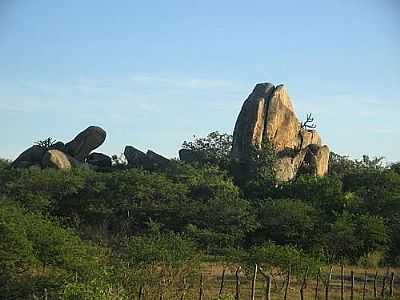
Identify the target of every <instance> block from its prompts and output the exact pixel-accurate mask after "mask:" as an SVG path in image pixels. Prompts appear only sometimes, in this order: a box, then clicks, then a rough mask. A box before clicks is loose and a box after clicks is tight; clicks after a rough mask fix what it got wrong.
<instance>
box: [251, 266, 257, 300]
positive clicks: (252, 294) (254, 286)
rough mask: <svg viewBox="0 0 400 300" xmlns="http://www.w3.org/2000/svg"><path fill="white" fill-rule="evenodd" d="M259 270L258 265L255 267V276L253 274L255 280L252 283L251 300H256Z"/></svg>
mask: <svg viewBox="0 0 400 300" xmlns="http://www.w3.org/2000/svg"><path fill="white" fill-rule="evenodd" d="M257 269H258V266H257V264H256V265H255V266H254V274H253V280H252V282H251V298H250V299H251V300H255V299H256V282H257Z"/></svg>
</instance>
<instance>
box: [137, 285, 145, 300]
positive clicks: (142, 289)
mask: <svg viewBox="0 0 400 300" xmlns="http://www.w3.org/2000/svg"><path fill="white" fill-rule="evenodd" d="M143 296H144V288H143V286H142V285H141V286H140V288H139V295H138V299H139V300H142V299H143Z"/></svg>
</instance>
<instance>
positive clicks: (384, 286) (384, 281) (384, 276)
mask: <svg viewBox="0 0 400 300" xmlns="http://www.w3.org/2000/svg"><path fill="white" fill-rule="evenodd" d="M388 272H389V270H388V271H386V273H385V274H384V275H383V282H382V290H381V297H382V298H383V297H384V296H385V289H386V277H387V273H388Z"/></svg>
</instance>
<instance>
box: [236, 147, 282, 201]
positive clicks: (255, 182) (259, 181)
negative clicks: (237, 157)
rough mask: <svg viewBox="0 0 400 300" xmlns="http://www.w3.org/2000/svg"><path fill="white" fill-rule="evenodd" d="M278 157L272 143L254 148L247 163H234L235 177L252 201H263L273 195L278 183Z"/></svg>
mask: <svg viewBox="0 0 400 300" xmlns="http://www.w3.org/2000/svg"><path fill="white" fill-rule="evenodd" d="M276 162H277V155H276V151H275V148H274V146H273V144H272V143H268V142H264V143H263V144H262V146H261V147H260V148H258V147H252V148H251V149H250V153H249V158H248V160H246V161H240V162H234V167H233V170H234V177H235V179H236V182H237V183H238V185H239V186H240V187H241V188H242V190H243V192H244V194H245V195H246V197H247V198H250V199H253V200H254V199H263V198H267V197H268V196H270V195H271V194H273V192H274V190H275V188H276V185H277V182H276Z"/></svg>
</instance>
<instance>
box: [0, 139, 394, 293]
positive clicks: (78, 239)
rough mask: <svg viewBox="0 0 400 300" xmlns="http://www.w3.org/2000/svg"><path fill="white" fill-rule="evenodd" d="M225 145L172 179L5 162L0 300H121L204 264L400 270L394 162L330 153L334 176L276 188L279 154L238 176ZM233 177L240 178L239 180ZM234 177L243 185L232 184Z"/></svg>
mask: <svg viewBox="0 0 400 300" xmlns="http://www.w3.org/2000/svg"><path fill="white" fill-rule="evenodd" d="M230 140H231V137H230V136H228V135H221V134H218V133H212V134H211V135H209V136H208V137H206V138H203V139H195V140H194V141H191V142H185V143H184V147H186V148H187V149H192V150H201V151H204V153H205V154H206V155H205V156H204V157H203V159H202V160H201V161H198V162H193V163H191V164H189V163H183V162H180V161H173V162H172V163H171V164H170V166H169V167H168V168H167V169H162V170H161V169H160V170H153V171H147V170H144V169H138V168H128V167H127V166H126V165H124V164H123V163H122V162H121V161H118V160H115V161H114V164H113V167H112V168H111V169H108V170H102V171H93V170H90V169H88V168H75V169H72V170H71V171H68V172H64V171H57V170H52V169H39V168H30V169H13V168H11V167H10V164H9V163H8V162H7V161H1V162H0V270H1V271H0V291H1V293H0V294H1V295H2V297H4V299H30V298H32V297H33V295H43V291H44V289H46V292H47V293H48V295H49V298H50V299H52V298H56V297H61V298H63V299H128V298H129V297H131V295H133V294H135V295H136V293H137V292H136V291H137V289H138V287H139V286H141V285H146V286H149V287H152V288H154V289H158V288H160V289H161V288H163V289H164V290H165V293H166V294H168V292H169V290H168V289H169V288H170V287H174V286H179V284H180V283H181V282H182V278H183V277H185V278H188V280H190V278H191V276H194V275H196V272H198V270H199V267H200V264H201V263H202V262H204V261H219V262H224V263H234V262H239V261H240V262H241V263H243V264H247V265H248V266H251V265H252V264H253V263H255V262H257V263H259V264H261V265H263V266H264V267H265V269H268V268H272V267H281V268H285V267H287V266H288V265H291V266H292V269H293V272H303V271H304V270H305V268H306V267H307V266H309V267H310V272H316V270H317V269H318V268H319V267H320V266H322V265H327V264H331V263H346V264H357V265H361V266H368V267H376V266H385V265H391V266H398V265H399V264H400V164H394V165H391V166H384V165H382V164H381V160H380V159H374V160H371V159H369V158H368V157H366V156H365V157H364V158H363V160H361V161H357V160H351V159H349V158H346V157H343V156H339V155H336V154H332V155H331V162H330V171H329V176H326V177H312V176H308V175H301V174H298V176H297V177H296V179H295V180H293V181H291V182H288V183H280V182H276V180H275V176H274V172H275V170H274V168H273V165H274V163H273V162H274V160H275V157H274V151H273V150H271V149H270V148H269V147H263V149H264V150H262V151H260V150H256V149H254V153H253V159H252V164H251V169H250V170H249V173H248V174H246V176H241V177H240V176H237V174H235V170H236V168H235V161H232V160H231V159H230V156H229V152H230V147H229V141H230ZM234 178H236V179H234ZM238 178H240V179H238Z"/></svg>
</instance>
